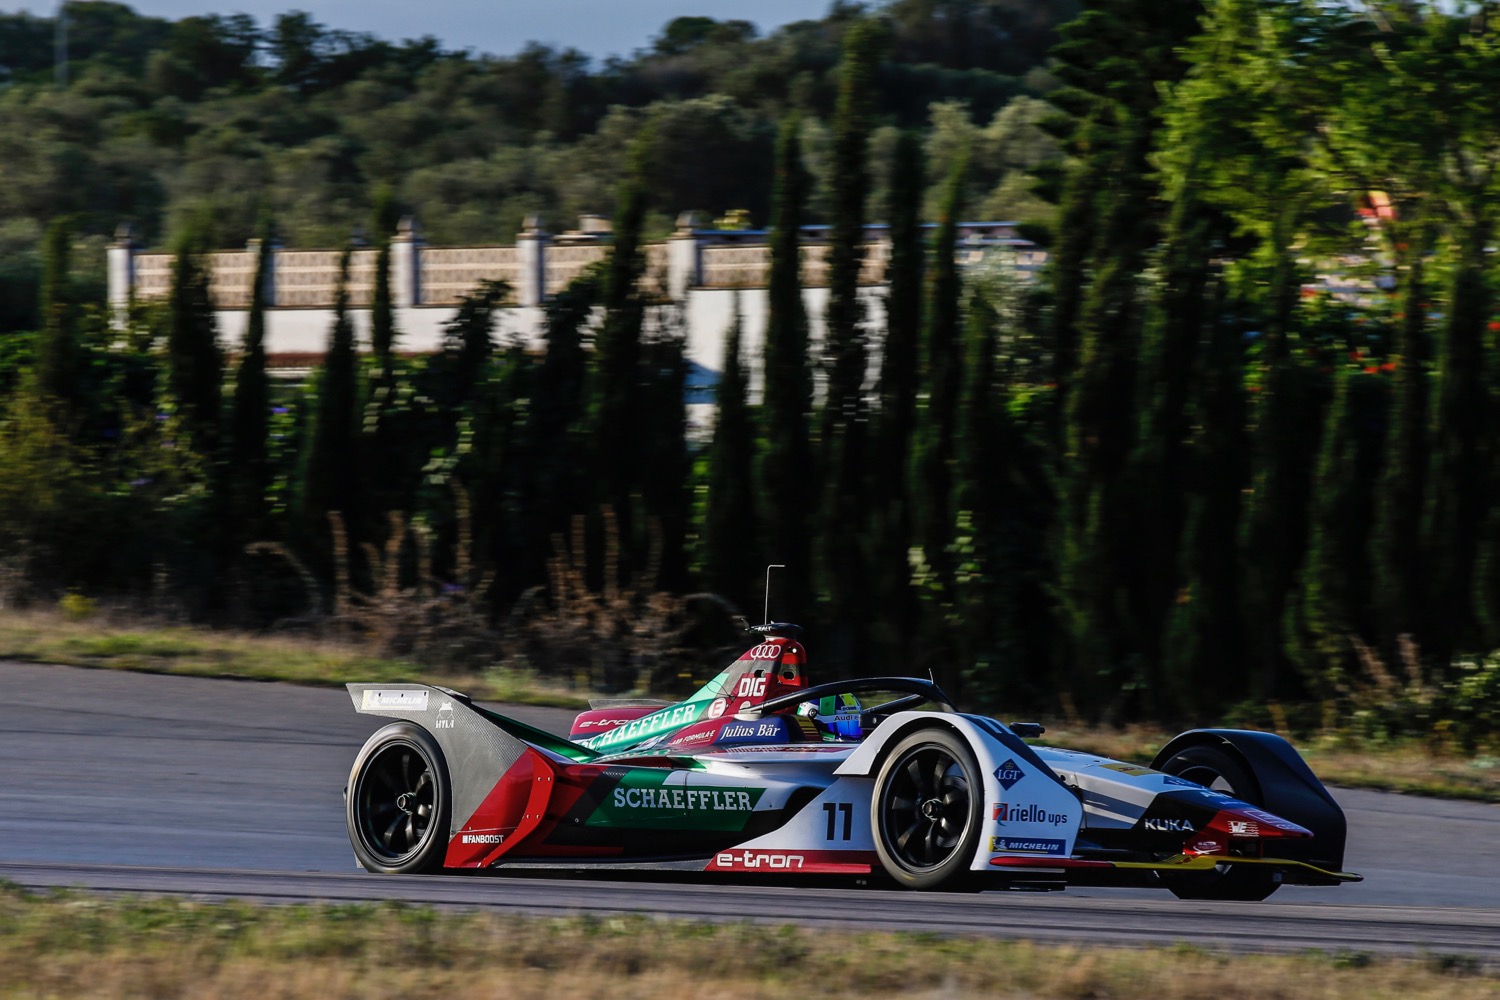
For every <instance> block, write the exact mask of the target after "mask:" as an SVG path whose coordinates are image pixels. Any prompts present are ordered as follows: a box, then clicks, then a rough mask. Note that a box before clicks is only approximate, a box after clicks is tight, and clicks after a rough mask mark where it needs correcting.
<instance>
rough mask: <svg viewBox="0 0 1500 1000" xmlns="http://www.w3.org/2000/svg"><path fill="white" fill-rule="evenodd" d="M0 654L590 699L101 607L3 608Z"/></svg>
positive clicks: (520, 679)
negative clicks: (119, 614) (73, 610)
mask: <svg viewBox="0 0 1500 1000" xmlns="http://www.w3.org/2000/svg"><path fill="white" fill-rule="evenodd" d="M0 659H6V660H21V661H25V662H30V663H60V664H65V665H68V666H76V667H98V668H103V669H111V670H138V671H144V672H148V673H158V674H180V675H184V676H190V677H237V678H249V679H251V680H266V681H290V682H292V683H296V684H310V685H316V686H326V687H337V686H339V685H342V684H345V683H347V682H349V681H376V682H379V681H388V682H395V681H422V682H424V683H429V684H441V685H444V686H447V687H453V688H457V689H459V690H462V691H464V692H466V693H468V694H471V695H473V696H474V697H476V698H481V699H487V700H495V701H510V702H517V703H526V704H534V705H559V706H562V707H569V708H573V707H580V706H582V705H584V704H585V697H586V696H585V695H582V694H580V693H577V692H570V691H567V690H564V689H562V688H558V687H554V686H551V685H547V684H543V683H541V682H539V681H538V680H537V679H536V678H534V677H531V676H529V675H527V674H525V673H520V672H516V671H511V670H507V669H505V668H503V667H501V666H496V667H495V668H493V669H490V670H483V671H476V672H470V673H464V674H461V675H458V674H448V673H443V672H435V671H432V670H429V669H424V668H423V667H422V666H421V665H420V664H418V663H415V662H413V661H411V660H401V659H386V658H381V657H377V656H372V655H370V654H369V653H368V652H367V651H366V649H365V648H363V647H362V646H360V645H357V644H355V643H352V642H347V641H337V640H331V639H316V638H306V637H297V638H292V637H285V636H264V635H252V634H247V633H238V632H226V631H217V630H208V629H199V628H190V627H187V626H178V625H162V624H158V623H151V622H145V621H140V620H134V619H119V620H117V619H113V618H111V617H110V616H108V615H104V614H97V613H96V614H91V615H89V616H87V617H84V618H81V619H80V618H78V617H76V616H68V615H66V614H63V613H61V612H55V611H46V610H28V611H14V610H6V611H0Z"/></svg>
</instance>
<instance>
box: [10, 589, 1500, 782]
mask: <svg viewBox="0 0 1500 1000" xmlns="http://www.w3.org/2000/svg"><path fill="white" fill-rule="evenodd" d="M0 659H9V660H22V661H27V662H33V663H61V664H67V665H71V666H80V667H99V668H107V669H115V670H140V671H149V672H152V673H163V674H183V675H188V676H194V677H236V678H248V679H252V680H266V681H288V682H291V683H294V684H311V685H319V686H330V687H336V686H339V685H342V684H344V683H346V682H348V681H374V682H380V681H387V682H397V681H421V682H423V683H428V684H440V685H443V686H445V687H451V688H455V689H457V690H459V691H463V692H464V693H466V694H469V695H472V696H473V697H475V698H479V699H481V700H486V701H503V702H510V703H512V704H527V705H553V706H557V707H561V708H582V707H584V706H585V705H586V704H587V697H588V693H587V692H581V691H576V690H569V689H566V688H563V687H561V686H558V685H555V684H548V683H544V682H543V681H542V680H540V679H539V678H537V677H535V676H534V675H532V674H530V673H527V672H525V671H515V670H509V669H506V668H505V667H503V666H497V667H494V668H492V669H489V670H484V671H478V672H469V673H464V674H461V675H459V674H451V673H444V672H442V671H440V670H432V669H430V668H426V667H423V666H422V665H420V664H418V663H415V662H412V661H409V660H389V659H381V658H378V657H373V656H370V655H369V654H368V653H366V652H364V651H363V650H361V649H360V648H359V647H358V646H356V645H354V644H352V643H347V642H333V641H328V640H317V639H307V638H290V637H277V636H264V635H250V634H243V633H234V632H222V631H214V630H209V629H200V628H190V627H186V626H169V625H159V624H153V623H149V622H138V621H113V620H111V619H109V618H108V617H106V616H103V615H93V616H91V617H88V618H85V619H83V620H72V619H70V618H69V617H68V616H66V615H64V614H62V613H61V612H57V611H26V612H17V611H5V612H0ZM1170 736H1171V734H1169V733H1164V732H1162V731H1160V730H1154V729H1150V728H1146V727H1130V728H1125V729H1096V728H1087V727H1083V726H1076V725H1064V726H1062V727H1056V726H1053V725H1051V724H1050V723H1049V726H1048V732H1047V736H1046V739H1045V740H1044V741H1043V742H1046V743H1050V744H1054V745H1056V746H1063V747H1069V748H1072V749H1075V750H1086V751H1089V752H1092V753H1098V754H1102V755H1104V756H1107V757H1117V758H1120V759H1122V760H1129V761H1140V762H1149V761H1150V760H1151V758H1152V757H1153V756H1155V754H1156V751H1157V750H1159V749H1160V748H1161V747H1162V746H1163V745H1164V744H1165V743H1166V741H1167V739H1168V738H1170ZM1293 742H1294V743H1295V744H1296V745H1297V748H1298V749H1299V750H1300V751H1301V752H1302V754H1303V755H1304V756H1305V757H1306V758H1307V760H1308V763H1309V764H1310V765H1311V766H1312V768H1313V770H1314V771H1315V772H1316V773H1317V774H1318V776H1319V777H1321V778H1322V779H1323V780H1324V781H1326V782H1328V783H1329V784H1333V785H1343V786H1346V787H1350V788H1373V789H1379V790H1382V791H1395V792H1408V793H1413V794H1421V795H1434V796H1440V797H1444V798H1461V799H1472V800H1476V801H1481V802H1500V759H1497V758H1495V757H1493V756H1479V757H1473V758H1466V757H1459V756H1455V755H1452V754H1444V753H1438V752H1435V751H1434V750H1433V749H1432V748H1431V746H1429V745H1427V744H1423V743H1421V742H1418V741H1415V740H1413V741H1411V742H1408V743H1378V744H1376V743H1361V742H1359V741H1355V740H1353V739H1351V738H1349V737H1347V736H1343V735H1337V734H1335V735H1333V736H1329V737H1319V738H1313V739H1293Z"/></svg>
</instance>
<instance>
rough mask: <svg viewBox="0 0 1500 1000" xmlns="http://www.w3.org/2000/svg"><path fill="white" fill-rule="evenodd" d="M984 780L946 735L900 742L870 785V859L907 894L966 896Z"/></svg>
mask: <svg viewBox="0 0 1500 1000" xmlns="http://www.w3.org/2000/svg"><path fill="white" fill-rule="evenodd" d="M983 810H984V777H983V775H982V774H980V771H979V763H978V761H976V760H975V759H974V752H973V751H972V750H970V749H969V747H968V744H966V743H965V742H964V741H963V739H962V738H961V737H959V736H958V735H957V734H956V733H954V732H952V731H951V730H948V729H919V730H917V731H916V732H914V733H912V734H910V735H909V736H906V737H905V738H903V739H902V740H901V741H900V742H898V743H897V744H896V745H895V746H894V747H893V748H892V749H891V752H890V753H889V754H888V755H887V756H886V758H885V763H884V764H883V765H882V766H881V768H880V773H879V775H878V776H877V777H876V779H875V791H874V793H873V801H872V802H871V804H870V820H871V824H872V826H873V827H874V830H873V831H872V832H873V833H874V838H875V853H876V854H878V855H879V856H880V863H881V866H882V867H884V868H885V871H886V874H888V875H889V876H890V877H891V878H892V879H894V880H895V882H896V884H897V885H900V886H902V887H903V888H907V889H958V890H964V889H968V888H970V887H971V886H973V885H974V884H975V880H974V878H973V877H972V876H973V874H974V873H973V872H972V871H971V870H970V866H971V865H972V864H973V862H974V853H975V851H976V850H977V849H978V847H979V838H980V835H981V834H982V832H983V831H982V825H983V824H982V821H983Z"/></svg>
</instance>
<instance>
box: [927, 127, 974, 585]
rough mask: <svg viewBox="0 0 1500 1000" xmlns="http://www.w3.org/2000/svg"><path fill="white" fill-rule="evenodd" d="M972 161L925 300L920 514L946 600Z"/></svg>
mask: <svg viewBox="0 0 1500 1000" xmlns="http://www.w3.org/2000/svg"><path fill="white" fill-rule="evenodd" d="M967 176H968V162H967V157H966V156H960V157H959V158H958V160H957V161H956V162H955V163H954V165H953V169H952V170H951V171H950V172H949V175H948V180H947V185H946V188H945V193H944V196H943V207H942V214H941V216H940V217H939V219H938V227H937V232H936V234H935V236H934V237H933V242H932V256H933V264H932V275H931V281H930V283H929V285H928V296H927V330H926V352H925V353H926V357H925V359H924V360H925V361H926V365H925V376H926V389H927V409H926V412H925V413H924V414H923V415H922V417H921V423H922V428H921V430H920V432H919V433H920V437H921V443H920V445H919V446H918V452H917V457H916V463H917V469H916V478H917V486H916V487H915V489H914V493H915V495H916V497H917V509H918V512H919V517H920V535H921V541H922V548H923V551H924V553H925V554H926V559H927V565H928V566H929V567H930V569H931V571H932V573H933V575H934V577H935V580H936V583H937V585H938V587H939V588H940V589H941V591H942V592H943V593H944V594H945V595H946V594H949V593H951V589H952V584H953V569H952V560H951V559H950V558H949V554H948V543H949V542H950V541H952V538H953V468H952V463H953V457H954V436H955V434H956V433H957V429H958V410H959V394H960V392H961V389H962V381H961V380H962V371H961V369H962V365H963V345H962V342H961V341H960V339H959V329H958V324H959V298H960V295H961V293H962V279H961V277H960V275H959V273H958V258H957V244H958V218H959V214H960V213H961V212H962V210H963V195H964V187H965V184H966V183H967Z"/></svg>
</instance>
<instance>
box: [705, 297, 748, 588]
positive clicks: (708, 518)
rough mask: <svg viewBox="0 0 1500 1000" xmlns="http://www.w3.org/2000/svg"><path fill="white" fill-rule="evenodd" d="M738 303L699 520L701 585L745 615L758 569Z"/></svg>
mask: <svg viewBox="0 0 1500 1000" xmlns="http://www.w3.org/2000/svg"><path fill="white" fill-rule="evenodd" d="M741 329H742V317H741V315H740V302H739V298H738V296H736V298H735V301H734V320H733V322H732V323H731V324H730V327H729V333H728V335H727V336H726V337H725V338H724V365H723V369H722V374H721V375H720V376H719V387H718V391H717V393H716V394H715V397H716V401H717V403H718V417H717V419H716V420H715V422H714V436H713V442H712V443H711V444H710V445H709V449H708V499H707V509H706V510H705V512H704V518H703V577H704V585H705V586H707V587H708V589H710V590H712V591H714V592H715V593H718V594H722V595H723V596H724V597H726V598H727V599H729V600H730V601H731V602H732V603H733V604H734V605H735V606H736V607H739V608H742V609H744V610H745V611H747V612H748V611H749V609H750V607H751V605H752V603H753V602H752V597H753V596H754V593H755V588H754V584H755V578H756V576H757V575H758V573H757V571H758V570H759V569H760V568H761V567H760V566H759V565H757V564H758V563H759V561H760V558H759V553H758V552H757V551H756V540H757V538H758V537H759V536H758V533H757V532H756V530H755V490H754V486H753V482H752V478H751V475H750V472H751V469H752V467H753V465H754V459H755V427H754V424H753V423H752V419H751V414H750V408H749V406H750V401H749V398H748V397H749V380H748V378H747V376H746V372H745V367H744V359H743V358H742V357H741V352H742V348H741Z"/></svg>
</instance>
